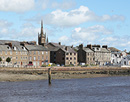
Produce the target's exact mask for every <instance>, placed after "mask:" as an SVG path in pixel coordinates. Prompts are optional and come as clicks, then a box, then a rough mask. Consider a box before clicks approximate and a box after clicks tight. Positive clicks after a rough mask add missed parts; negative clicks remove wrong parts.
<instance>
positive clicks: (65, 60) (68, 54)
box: [56, 46, 78, 66]
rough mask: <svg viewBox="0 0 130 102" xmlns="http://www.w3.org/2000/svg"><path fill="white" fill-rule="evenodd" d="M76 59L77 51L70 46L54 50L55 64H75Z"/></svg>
mask: <svg viewBox="0 0 130 102" xmlns="http://www.w3.org/2000/svg"><path fill="white" fill-rule="evenodd" d="M77 60H78V58H77V52H76V51H74V49H73V48H71V47H70V46H65V47H64V48H60V49H59V50H58V51H57V52H56V64H60V65H75V66H76V65H77V64H78V62H77Z"/></svg>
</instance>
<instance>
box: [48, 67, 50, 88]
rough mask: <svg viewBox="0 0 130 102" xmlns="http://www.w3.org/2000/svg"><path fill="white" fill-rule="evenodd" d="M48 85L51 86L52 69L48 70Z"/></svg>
mask: <svg viewBox="0 0 130 102" xmlns="http://www.w3.org/2000/svg"><path fill="white" fill-rule="evenodd" d="M48 83H49V85H51V68H48Z"/></svg>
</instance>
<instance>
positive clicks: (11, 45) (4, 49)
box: [0, 21, 126, 67]
mask: <svg viewBox="0 0 130 102" xmlns="http://www.w3.org/2000/svg"><path fill="white" fill-rule="evenodd" d="M118 53H119V52H117V51H116V52H115V51H114V52H113V51H112V50H111V49H109V48H108V47H107V45H103V46H100V45H91V44H89V45H86V46H83V45H82V44H81V45H79V46H77V47H73V45H72V46H65V45H62V44H61V43H60V42H59V43H53V42H49V41H48V37H47V35H46V33H44V31H43V21H41V31H40V33H38V44H37V43H36V41H30V42H26V41H23V42H19V41H9V40H0V57H1V59H2V61H1V62H0V63H1V65H2V66H7V65H8V66H14V67H26V66H34V67H41V66H42V65H48V64H49V63H55V64H58V65H75V66H76V65H79V64H84V65H85V64H88V65H106V64H110V63H113V64H114V63H116V62H117V59H119V58H117V57H118V56H117V54H118ZM113 56H114V57H113ZM124 56H126V54H125V52H122V54H120V57H121V58H123V57H124ZM8 57H9V58H10V59H11V61H10V62H9V63H8V62H7V61H6V59H7V58H8ZM119 63H120V64H121V59H120V60H119V61H118V64H119Z"/></svg>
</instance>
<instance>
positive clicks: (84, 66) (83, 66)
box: [81, 64, 89, 67]
mask: <svg viewBox="0 0 130 102" xmlns="http://www.w3.org/2000/svg"><path fill="white" fill-rule="evenodd" d="M87 66H89V65H88V64H85V65H82V66H81V67H87Z"/></svg>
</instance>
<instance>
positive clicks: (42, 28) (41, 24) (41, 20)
mask: <svg viewBox="0 0 130 102" xmlns="http://www.w3.org/2000/svg"><path fill="white" fill-rule="evenodd" d="M41 36H42V37H43V20H41Z"/></svg>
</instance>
